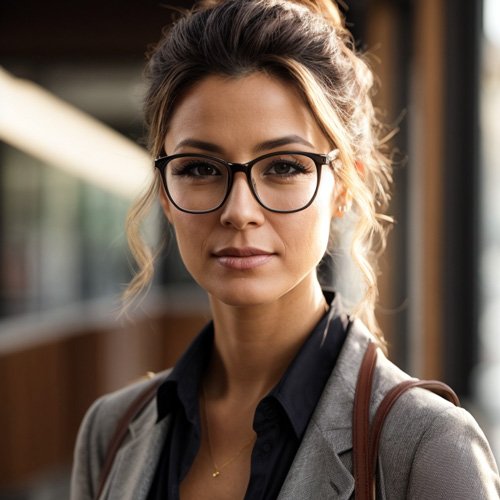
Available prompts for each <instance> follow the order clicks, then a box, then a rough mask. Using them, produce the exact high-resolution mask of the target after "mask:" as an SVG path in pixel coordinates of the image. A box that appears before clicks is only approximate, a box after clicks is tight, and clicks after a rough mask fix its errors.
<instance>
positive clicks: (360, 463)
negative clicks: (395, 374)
mask: <svg viewBox="0 0 500 500" xmlns="http://www.w3.org/2000/svg"><path fill="white" fill-rule="evenodd" d="M376 357H377V347H376V345H375V344H374V343H370V344H369V345H368V348H367V349H366V352H365V356H364V358H363V361H362V363H361V367H360V370H359V375H358V382H357V385H356V393H355V397H354V412H353V427H352V429H353V465H354V485H355V498H356V500H373V499H374V498H375V472H376V466H377V454H378V446H379V441H380V435H381V433H382V428H383V425H384V421H385V418H386V417H387V415H388V414H389V412H390V410H391V408H392V407H393V405H394V403H395V402H396V401H397V400H398V398H399V397H401V396H402V395H403V394H404V393H405V392H406V391H408V390H410V389H413V388H415V387H421V388H423V389H428V390H430V391H432V392H434V393H436V394H438V395H439V396H441V397H443V398H445V399H448V400H449V401H450V402H451V403H453V404H455V405H456V406H460V401H459V399H458V397H457V395H456V394H455V392H453V390H452V389H451V388H450V387H448V386H447V385H446V384H444V383H443V382H439V381H437V380H416V379H414V380H405V381H403V382H401V383H399V384H397V385H396V386H394V387H393V388H392V389H391V390H390V391H389V392H388V393H387V394H386V395H385V397H384V399H383V400H382V402H381V403H380V405H379V407H378V408H377V412H376V413H375V417H374V419H373V422H372V424H371V425H370V423H369V418H370V414H369V411H370V407H369V404H370V399H371V392H372V382H373V370H374V368H375V362H376ZM367 404H368V406H366V405H367ZM359 420H361V422H359Z"/></svg>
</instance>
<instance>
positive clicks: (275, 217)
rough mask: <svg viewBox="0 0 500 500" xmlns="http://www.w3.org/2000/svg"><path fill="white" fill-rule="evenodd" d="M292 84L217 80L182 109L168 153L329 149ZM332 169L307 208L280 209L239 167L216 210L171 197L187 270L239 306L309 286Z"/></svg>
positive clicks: (322, 240) (322, 241) (326, 220)
mask: <svg viewBox="0 0 500 500" xmlns="http://www.w3.org/2000/svg"><path fill="white" fill-rule="evenodd" d="M330 149H331V147H330V145H329V141H328V140H327V139H326V137H325V136H324V135H323V134H322V132H321V130H320V129H319V127H318V125H317V124H316V122H315V120H314V118H313V117H312V115H311V113H310V111H309V110H308V108H307V106H306V105H305V104H304V102H303V100H302V98H301V97H300V95H299V94H298V93H297V91H296V90H295V89H294V87H293V86H291V85H289V84H286V83H284V82H282V81H281V80H278V79H276V78H273V77H270V76H267V75H265V74H263V73H254V74H251V75H248V76H245V77H241V78H223V77H219V76H209V77H207V78H205V79H204V80H202V81H201V82H200V83H198V84H197V85H195V86H194V87H193V88H192V89H190V90H189V91H188V92H187V94H186V95H185V96H184V97H183V98H182V99H181V101H180V102H179V104H178V105H177V107H176V109H175V112H174V114H173V116H172V119H171V121H170V123H169V128H168V132H167V137H166V141H165V151H166V153H167V154H168V155H172V154H176V153H203V154H209V155H212V156H217V157H219V158H223V159H225V160H227V161H230V162H237V163H245V162H248V161H250V160H252V159H253V158H256V157H258V156H261V155H263V154H266V153H271V152H276V151H284V150H292V151H307V152H313V153H328V152H330ZM335 191H336V190H335V181H334V176H333V172H332V169H331V168H330V167H326V166H323V168H322V173H321V182H320V186H319V190H318V194H317V196H316V198H315V200H314V202H313V203H312V204H311V205H310V206H309V207H308V208H306V209H305V210H302V211H300V212H295V213H288V214H280V213H273V212H270V211H268V210H266V209H265V208H263V207H262V206H261V205H260V204H259V203H258V202H257V201H256V200H255V198H254V197H253V195H252V193H251V191H250V188H249V186H248V184H247V180H246V177H245V174H243V173H242V172H239V173H236V174H235V177H234V181H233V186H232V189H231V192H230V194H229V197H228V198H227V200H226V202H225V203H224V205H223V206H222V207H221V208H219V209H218V210H217V211H215V212H211V213H208V214H196V215H194V214H189V213H184V212H181V211H179V210H178V209H176V208H175V207H174V206H173V205H172V204H171V203H170V202H169V200H168V199H167V198H166V196H165V195H164V193H162V205H163V208H164V211H165V213H166V216H167V217H168V220H169V221H170V223H171V224H172V226H173V227H174V229H175V234H176V238H177V242H178V245H179V250H180V253H181V256H182V259H183V261H184V264H185V265H186V267H187V269H188V271H189V272H190V273H191V275H192V276H193V278H194V279H195V280H196V281H197V282H198V283H199V284H200V285H201V287H203V288H204V289H205V290H206V291H207V292H208V293H209V294H210V296H211V298H212V300H214V299H215V300H220V301H222V302H223V303H225V304H229V305H234V306H246V305H258V304H264V303H269V302H272V301H276V300H282V299H285V300H286V299H287V298H290V297H289V294H291V293H297V292H298V293H300V292H301V291H305V292H309V293H310V287H316V286H317V278H316V266H317V264H318V263H319V261H320V260H321V258H322V256H323V255H324V253H325V250H326V247H327V244H328V237H329V229H330V221H331V218H332V216H333V215H334V213H335V208H336V207H335V198H336V195H335Z"/></svg>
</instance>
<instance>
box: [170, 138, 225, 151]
mask: <svg viewBox="0 0 500 500" xmlns="http://www.w3.org/2000/svg"><path fill="white" fill-rule="evenodd" d="M185 146H189V147H192V148H196V149H203V150H205V151H210V152H211V153H218V154H222V153H224V150H223V148H221V147H220V146H217V144H214V143H213V142H206V141H200V140H198V139H192V138H187V139H183V140H182V141H181V142H179V143H178V144H177V146H175V148H174V151H177V150H178V149H180V148H182V147H185Z"/></svg>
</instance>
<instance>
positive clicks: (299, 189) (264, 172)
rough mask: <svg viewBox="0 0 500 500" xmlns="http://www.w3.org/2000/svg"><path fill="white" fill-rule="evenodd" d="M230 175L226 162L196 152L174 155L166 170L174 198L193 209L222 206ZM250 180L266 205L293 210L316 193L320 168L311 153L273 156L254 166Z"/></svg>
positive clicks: (168, 187) (186, 208) (177, 202)
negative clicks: (178, 156)
mask: <svg viewBox="0 0 500 500" xmlns="http://www.w3.org/2000/svg"><path fill="white" fill-rule="evenodd" d="M230 175H231V174H230V171H229V167H228V166H227V165H225V164H224V163H222V162H219V161H217V160H214V159H208V158H203V157H199V156H196V155H193V156H184V157H180V158H174V159H173V160H171V161H170V162H169V163H168V164H167V167H166V169H165V177H166V179H165V180H166V184H167V189H168V192H169V195H170V197H171V198H172V201H173V202H174V203H175V204H176V205H177V206H178V207H179V208H181V209H183V210H187V211H190V212H205V211H209V210H213V209H216V208H217V207H219V206H220V205H221V204H222V202H223V201H224V199H225V197H226V195H227V190H228V188H229V184H230ZM251 182H252V186H251V189H252V191H253V193H254V195H255V196H256V197H257V198H258V200H259V201H260V202H261V203H262V205H264V206H265V207H266V208H268V209H270V210H276V211H284V212H286V211H294V210H298V209H301V208H303V207H305V206H306V205H307V204H308V203H309V202H310V201H311V199H312V197H313V196H314V193H315V192H316V188H317V183H318V169H317V167H316V164H315V162H314V161H313V160H312V159H311V158H309V157H308V156H304V155H301V154H297V153H294V154H280V155H274V156H269V157H267V158H263V159H261V160H259V161H258V162H256V163H254V164H253V165H252V168H251Z"/></svg>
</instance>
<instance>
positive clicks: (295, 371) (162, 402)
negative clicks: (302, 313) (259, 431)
mask: <svg viewBox="0 0 500 500" xmlns="http://www.w3.org/2000/svg"><path fill="white" fill-rule="evenodd" d="M323 294H324V296H325V299H326V301H327V303H328V304H329V305H330V308H329V310H328V311H327V312H326V313H325V315H324V316H323V317H322V318H321V320H320V321H319V322H318V324H317V325H316V327H315V328H314V329H313V331H312V332H311V334H310V335H309V337H308V338H307V340H306V341H305V343H304V345H303V346H302V347H301V349H300V351H299V352H298V354H297V355H296V357H295V359H294V360H293V361H292V363H291V364H290V366H289V367H288V369H287V370H286V372H285V374H284V375H283V377H282V378H281V380H280V381H279V382H278V384H277V385H276V386H275V387H274V389H272V391H271V392H270V393H269V395H268V396H267V397H265V398H264V399H263V400H262V401H261V403H259V406H260V405H261V404H262V403H263V402H264V401H265V400H268V399H274V400H276V401H277V402H278V403H279V405H280V406H281V407H282V409H283V410H284V413H285V415H286V416H287V418H288V420H289V421H290V424H291V425H292V427H293V429H294V432H295V434H296V435H297V437H298V438H299V439H301V438H302V435H303V433H304V432H305V429H306V427H307V424H308V422H309V419H310V417H311V415H312V413H313V411H314V408H315V407H316V405H317V403H318V401H319V398H320V396H321V393H322V391H323V388H324V386H325V384H326V381H327V380H328V377H329V376H330V374H331V372H332V370H333V367H334V366H335V362H336V360H337V357H338V354H339V352H340V349H341V348H342V345H343V342H344V339H345V336H346V331H347V326H348V323H349V320H348V317H347V315H346V313H345V312H344V311H343V308H342V305H341V301H340V297H339V295H338V294H336V293H335V292H333V291H332V290H328V289H326V290H323ZM213 338H214V328H213V323H212V322H210V323H209V324H208V325H206V326H205V328H203V330H202V331H201V332H200V334H199V335H198V336H197V337H196V339H195V340H194V341H193V342H192V344H191V345H190V346H189V348H188V349H187V351H186V352H185V353H184V354H183V356H182V357H181V358H180V359H179V361H178V362H177V363H176V365H175V367H174V369H173V370H172V372H171V373H170V375H169V376H168V377H167V379H166V380H165V382H163V383H162V384H161V385H160V387H159V388H158V394H157V409H158V420H161V419H163V418H164V417H165V416H166V415H168V414H169V413H170V412H171V411H173V410H174V408H176V407H178V406H179V404H180V405H182V407H183V408H184V411H185V413H186V417H187V418H188V420H189V421H190V422H191V423H192V424H194V425H199V408H198V392H199V385H200V381H201V378H202V376H203V372H204V371H205V368H206V365H207V363H208V360H209V359H210V354H211V351H212V348H213ZM259 406H258V408H259Z"/></svg>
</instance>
